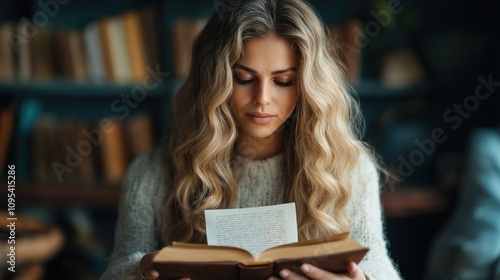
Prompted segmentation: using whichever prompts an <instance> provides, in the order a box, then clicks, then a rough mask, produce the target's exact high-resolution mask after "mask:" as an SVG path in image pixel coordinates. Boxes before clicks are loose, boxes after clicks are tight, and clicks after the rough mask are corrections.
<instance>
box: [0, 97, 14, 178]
mask: <svg viewBox="0 0 500 280" xmlns="http://www.w3.org/2000/svg"><path fill="white" fill-rule="evenodd" d="M13 130H14V109H13V108H12V107H11V106H7V107H0V169H1V168H3V167H4V166H5V164H6V162H7V155H8V152H9V144H10V141H11V138H12V132H13Z"/></svg>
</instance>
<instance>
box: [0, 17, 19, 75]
mask: <svg viewBox="0 0 500 280" xmlns="http://www.w3.org/2000/svg"><path fill="white" fill-rule="evenodd" d="M12 34H14V25H13V24H12V23H10V22H9V23H4V24H2V25H1V26H0V65H1V66H2V67H0V80H12V79H14V77H15V67H14V48H13V46H12V45H11V41H10V40H11V36H12Z"/></svg>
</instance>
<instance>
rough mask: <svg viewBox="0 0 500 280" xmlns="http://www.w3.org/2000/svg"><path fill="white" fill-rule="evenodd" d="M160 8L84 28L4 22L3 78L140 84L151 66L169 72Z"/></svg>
mask: <svg viewBox="0 0 500 280" xmlns="http://www.w3.org/2000/svg"><path fill="white" fill-rule="evenodd" d="M156 12H157V6H156V5H146V6H145V7H144V8H141V9H139V10H136V11H127V12H125V13H122V14H117V15H108V16H104V17H101V18H99V19H97V20H94V21H91V22H86V23H84V24H83V26H82V27H80V28H74V27H71V28H64V27H57V28H55V27H54V26H51V27H45V26H43V27H39V28H37V29H34V28H35V27H34V26H33V25H32V24H30V23H27V22H26V21H22V20H18V21H15V22H9V23H3V24H0V65H1V66H2V67H0V81H3V80H6V81H9V80H10V81H13V80H20V81H30V80H32V79H42V80H50V79H53V78H56V77H63V78H68V79H73V80H78V81H92V82H102V81H105V80H106V81H110V82H118V83H136V84H140V83H142V82H143V81H144V78H145V77H147V74H148V73H147V67H148V66H149V67H151V68H153V69H155V68H156V66H157V65H160V69H161V70H162V71H164V70H165V69H163V63H162V61H161V60H162V59H161V56H162V54H161V51H160V50H161V49H160V47H159V44H160V39H161V36H160V34H159V27H158V26H159V24H158V19H157V14H156ZM35 34H36V36H35ZM28 35H29V36H28ZM24 37H28V38H24Z"/></svg>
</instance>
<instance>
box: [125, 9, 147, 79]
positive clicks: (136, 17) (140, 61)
mask: <svg viewBox="0 0 500 280" xmlns="http://www.w3.org/2000/svg"><path fill="white" fill-rule="evenodd" d="M123 24H124V26H125V30H126V33H127V34H126V35H127V36H125V37H126V40H127V45H128V51H129V54H128V55H129V57H130V68H131V71H132V73H131V74H132V80H133V81H134V82H135V83H141V82H142V81H143V80H144V77H146V75H147V72H146V66H147V62H146V52H145V46H144V43H145V41H144V36H143V34H142V32H141V30H142V24H141V15H140V14H139V13H138V12H128V13H126V14H124V15H123ZM153 44H154V42H153Z"/></svg>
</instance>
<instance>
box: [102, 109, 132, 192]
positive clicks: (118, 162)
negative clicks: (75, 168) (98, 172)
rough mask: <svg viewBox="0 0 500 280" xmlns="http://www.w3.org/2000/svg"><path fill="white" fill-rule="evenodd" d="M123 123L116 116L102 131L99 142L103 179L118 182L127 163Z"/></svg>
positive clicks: (123, 173)
mask: <svg viewBox="0 0 500 280" xmlns="http://www.w3.org/2000/svg"><path fill="white" fill-rule="evenodd" d="M123 126H124V124H123V122H122V121H121V120H120V119H118V118H113V119H111V124H110V128H109V129H108V130H107V131H103V140H102V144H101V152H102V160H103V169H104V180H105V181H106V182H108V183H118V182H120V181H121V180H122V178H123V176H124V175H125V172H126V171H127V165H128V162H129V161H128V154H127V149H126V143H125V133H124V127H123Z"/></svg>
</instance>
